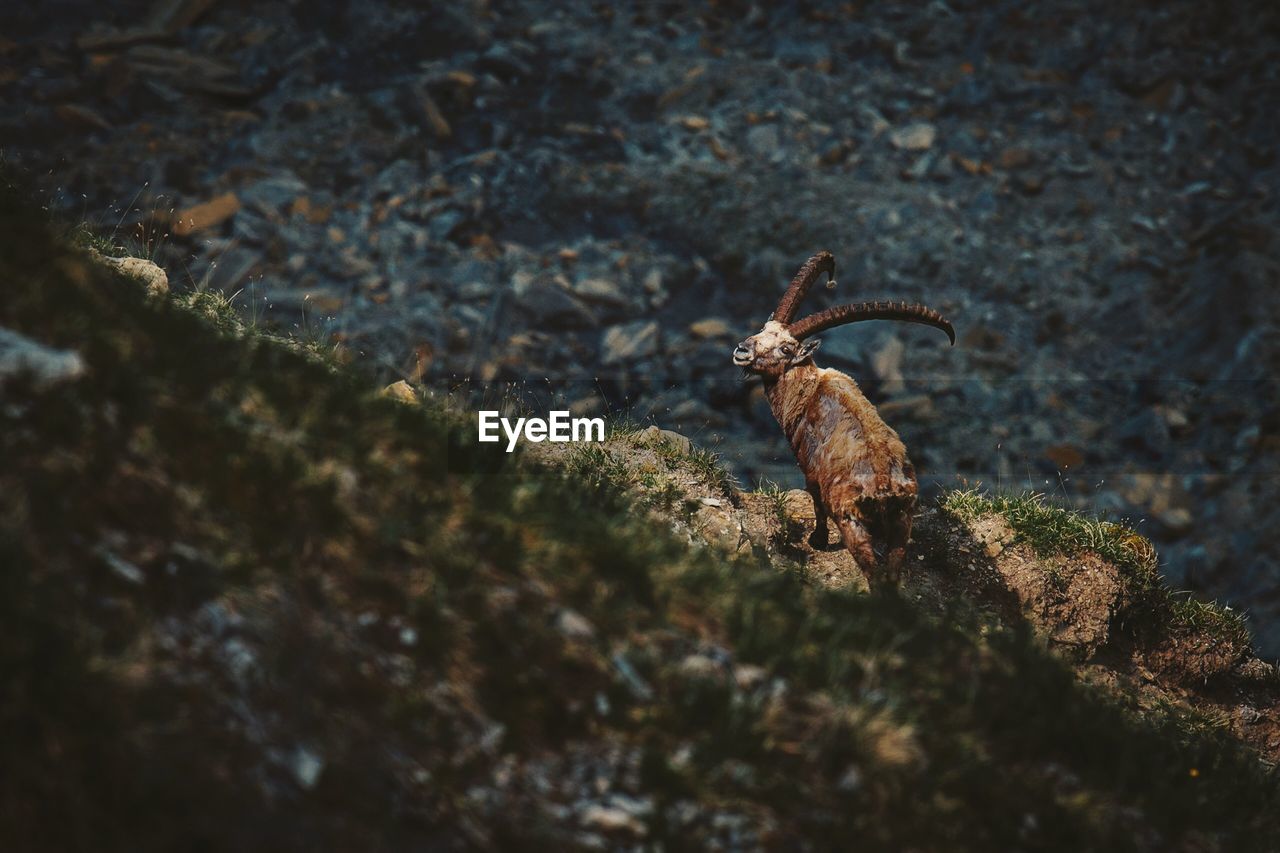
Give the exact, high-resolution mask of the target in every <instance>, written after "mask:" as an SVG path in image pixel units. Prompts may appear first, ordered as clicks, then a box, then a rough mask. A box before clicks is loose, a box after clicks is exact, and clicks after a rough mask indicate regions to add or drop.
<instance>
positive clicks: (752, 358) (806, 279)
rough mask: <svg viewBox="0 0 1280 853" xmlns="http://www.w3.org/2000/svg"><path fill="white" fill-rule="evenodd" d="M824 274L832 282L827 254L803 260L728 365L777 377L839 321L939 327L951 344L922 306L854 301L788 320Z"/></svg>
mask: <svg viewBox="0 0 1280 853" xmlns="http://www.w3.org/2000/svg"><path fill="white" fill-rule="evenodd" d="M824 272H825V273H826V274H827V278H828V280H829V281H834V280H835V272H836V261H835V258H834V257H832V255H831V253H830V252H819V253H818V254H816V255H814V256H813V257H812V258H810V259H809V260H807V261H805V264H804V266H802V267H800V271H799V272H798V273H796V277H795V278H794V279H792V280H791V286H790V287H788V288H787V292H786V293H785V294H784V295H783V297H782V301H781V302H779V303H778V308H777V310H775V311H774V312H773V316H772V317H770V318H769V322H767V323H765V324H764V328H762V329H761V330H760V331H759V332H756V333H755V334H754V335H752V336H751V337H749V338H747V339H746V340H745V341H743V342H742V343H740V344H738V346H737V348H736V349H734V351H733V363H734V364H736V365H738V367H742V368H745V369H747V370H749V371H751V372H752V373H759V374H762V375H765V376H775V377H776V376H781V375H782V374H783V373H785V372H786V371H787V370H788V369H789V368H791V367H794V366H795V365H798V364H802V363H804V362H805V361H807V360H808V359H809V358H810V357H812V356H813V352H814V350H816V349H817V348H818V344H819V343H820V342H819V341H818V339H817V338H814V337H812V336H813V335H816V334H817V333H818V332H822V331H825V330H826V329H830V328H832V327H834V326H843V325H844V324H845V323H857V322H860V321H862V320H902V321H904V322H908V323H923V324H924V325H926V326H933V327H934V328H935V329H941V330H942V331H944V332H946V333H947V337H948V338H950V340H951V343H953V344H954V343H955V342H956V333H955V329H953V328H952V326H951V324H950V323H949V322H947V320H946V318H944V317H943V316H942V315H941V314H939V313H938V312H937V311H934V310H933V309H931V308H926V307H925V306H923V305H908V304H907V303H905V302H858V303H854V304H850V305H839V306H836V307H834V308H828V309H827V310H826V311H821V312H819V313H817V314H810V315H809V316H808V317H805V318H804V319H803V320H799V321H797V322H792V320H793V319H794V317H795V314H796V309H798V308H799V307H800V301H801V300H802V299H804V295H805V293H807V292H808V290H809V288H810V286H812V285H813V283H814V282H815V281H817V280H818V276H819V275H821V274H822V273H824Z"/></svg>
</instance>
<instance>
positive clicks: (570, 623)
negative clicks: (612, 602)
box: [556, 608, 596, 640]
mask: <svg viewBox="0 0 1280 853" xmlns="http://www.w3.org/2000/svg"><path fill="white" fill-rule="evenodd" d="M556 629H557V630H558V631H559V632H560V633H561V634H563V635H564V636H565V637H568V638H569V639H571V640H590V639H593V638H594V637H595V635H596V627H595V626H594V625H592V624H591V622H590V620H588V619H587V617H585V616H583V615H582V614H581V613H579V612H577V611H576V610H570V609H568V608H565V609H564V610H561V611H560V615H559V616H557V617H556Z"/></svg>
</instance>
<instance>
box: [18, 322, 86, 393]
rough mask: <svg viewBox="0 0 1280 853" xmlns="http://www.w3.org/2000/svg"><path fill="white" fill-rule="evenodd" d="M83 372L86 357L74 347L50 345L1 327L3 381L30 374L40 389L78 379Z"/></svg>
mask: <svg viewBox="0 0 1280 853" xmlns="http://www.w3.org/2000/svg"><path fill="white" fill-rule="evenodd" d="M83 374H84V360H83V359H81V358H80V354H79V353H77V352H74V351H72V350H59V349H53V348H52V347H47V346H45V345H44V344H42V343H39V342H37V341H33V340H31V339H30V338H28V337H25V336H23V335H20V334H18V333H17V332H14V331H10V330H9V329H4V328H0V383H3V382H5V380H8V379H10V378H13V377H18V376H28V377H30V378H31V380H32V381H33V382H34V383H35V385H36V387H38V388H48V387H49V386H52V385H56V384H57V383H59V382H66V381H68V380H71V379H77V378H79V377H80V376H82V375H83Z"/></svg>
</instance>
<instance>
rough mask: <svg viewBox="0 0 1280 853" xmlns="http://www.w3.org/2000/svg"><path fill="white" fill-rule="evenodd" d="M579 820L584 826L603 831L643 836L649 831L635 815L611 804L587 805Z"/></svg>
mask: <svg viewBox="0 0 1280 853" xmlns="http://www.w3.org/2000/svg"><path fill="white" fill-rule="evenodd" d="M578 820H579V821H580V822H581V823H582V825H583V826H585V827H588V828H590V829H596V830H599V831H601V832H626V833H629V834H631V835H636V836H643V835H646V834H647V833H648V831H649V830H648V827H646V826H645V825H644V823H643V822H641V821H640V820H639V819H638V818H636V817H635V816H634V815H631V814H628V813H627V812H626V811H624V810H623V809H620V808H614V807H609V806H601V805H590V806H587V808H586V809H584V810H583V812H582V814H581V815H580V816H579V818H578Z"/></svg>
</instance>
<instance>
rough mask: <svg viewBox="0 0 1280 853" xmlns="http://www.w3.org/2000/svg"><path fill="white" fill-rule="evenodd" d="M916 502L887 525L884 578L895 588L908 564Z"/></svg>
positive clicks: (894, 516) (888, 521)
mask: <svg viewBox="0 0 1280 853" xmlns="http://www.w3.org/2000/svg"><path fill="white" fill-rule="evenodd" d="M914 509H915V504H914V502H913V503H912V505H910V506H908V507H905V508H904V509H903V510H902V511H901V512H899V513H897V514H895V515H893V516H891V517H890V518H888V519H887V524H886V525H885V527H886V530H885V556H884V578H885V581H886V582H887V583H890V584H892V585H894V586H897V585H898V581H899V580H901V579H902V568H903V566H904V565H905V564H906V562H907V544H908V543H910V542H911V521H912V515H913V511H914Z"/></svg>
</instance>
